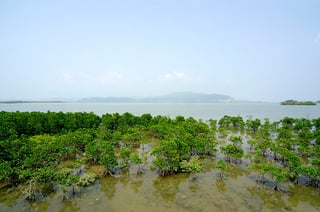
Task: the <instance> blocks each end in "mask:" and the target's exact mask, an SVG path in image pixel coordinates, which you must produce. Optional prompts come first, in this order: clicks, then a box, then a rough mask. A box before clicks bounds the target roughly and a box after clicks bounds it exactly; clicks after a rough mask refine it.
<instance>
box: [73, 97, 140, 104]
mask: <svg viewBox="0 0 320 212" xmlns="http://www.w3.org/2000/svg"><path fill="white" fill-rule="evenodd" d="M136 101H137V100H135V99H133V98H129V97H90V98H83V99H80V100H78V101H77V102H83V103H86V102H88V103H89V102H90V103H130V102H136Z"/></svg>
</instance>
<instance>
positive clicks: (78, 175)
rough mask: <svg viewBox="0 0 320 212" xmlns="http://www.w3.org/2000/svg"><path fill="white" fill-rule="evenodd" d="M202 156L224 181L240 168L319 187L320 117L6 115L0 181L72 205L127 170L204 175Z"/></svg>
mask: <svg viewBox="0 0 320 212" xmlns="http://www.w3.org/2000/svg"><path fill="white" fill-rule="evenodd" d="M245 132H246V134H245V135H244V133H245ZM141 144H149V145H150V146H151V147H152V150H151V155H152V156H153V161H152V163H153V167H155V169H151V170H147V169H145V168H143V166H144V161H143V159H142V158H143V157H142V156H141V155H140V153H138V151H137V148H139V146H140V145H141ZM248 145H249V146H250V149H249V148H246V147H248ZM216 154H219V155H218V156H219V157H217V158H219V160H218V161H217V162H216V163H215V157H214V156H215V155H216ZM222 155H223V156H224V157H223V158H221V157H222ZM203 157H207V158H210V159H211V160H212V162H213V163H215V164H216V169H218V170H219V173H220V174H219V176H220V178H221V179H222V180H223V179H224V177H223V176H224V173H225V171H226V170H227V168H228V167H229V164H228V163H235V164H236V165H239V166H242V167H246V166H248V170H250V171H251V172H252V173H253V174H255V175H256V179H257V181H258V182H261V183H264V182H265V181H273V183H274V186H273V189H274V190H277V191H281V190H283V187H282V186H281V185H282V184H284V183H286V182H287V181H291V182H293V183H296V184H303V185H311V186H318V187H319V186H320V118H318V119H313V120H309V119H305V118H301V119H295V118H289V117H286V118H284V119H282V120H280V121H278V122H273V123H271V122H270V121H269V120H268V119H265V120H264V121H261V120H259V119H248V120H246V121H244V120H243V119H242V118H241V117H239V116H235V117H232V116H224V117H223V118H221V119H220V120H212V119H210V120H209V121H208V122H207V123H206V122H203V121H201V120H195V119H194V118H192V117H190V118H185V117H183V116H177V117H176V118H174V119H172V118H170V117H166V116H155V117H153V116H151V115H150V114H143V115H141V116H135V115H133V114H130V113H124V114H118V113H114V114H104V115H102V116H101V117H99V116H97V115H95V114H93V113H62V112H58V113H56V112H50V111H49V112H46V113H41V112H0V181H1V183H5V184H7V185H12V186H15V185H24V187H25V197H26V199H27V200H30V201H38V200H41V199H42V198H43V197H44V196H46V195H47V194H48V193H50V192H61V193H62V197H63V199H68V198H72V197H73V196H74V195H77V194H79V193H81V188H82V187H85V186H89V185H90V184H92V183H94V181H95V180H97V179H99V178H100V177H105V176H106V175H109V176H115V175H116V174H121V170H122V169H124V168H126V167H129V168H130V167H131V170H135V173H136V174H138V173H143V172H144V171H153V170H156V171H157V173H158V174H159V175H160V176H166V175H171V174H175V173H179V172H194V173H197V172H201V171H202V163H201V161H202V158H203ZM243 162H245V163H243ZM235 164H233V165H232V166H235ZM93 167H94V168H93ZM90 168H92V169H90ZM269 185H270V184H269ZM57 188H59V189H57Z"/></svg>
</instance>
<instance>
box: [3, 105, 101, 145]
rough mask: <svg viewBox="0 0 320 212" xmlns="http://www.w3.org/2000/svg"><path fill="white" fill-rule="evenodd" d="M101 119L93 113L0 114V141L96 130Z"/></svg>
mask: <svg viewBox="0 0 320 212" xmlns="http://www.w3.org/2000/svg"><path fill="white" fill-rule="evenodd" d="M100 122H101V118H100V117H99V116H97V115H95V114H94V113H80V112H77V113H62V112H59V113H55V112H50V111H49V112H47V113H42V112H15V113H12V112H4V111H2V112H0V140H5V139H11V140H12V139H15V138H18V137H21V136H22V135H25V136H32V135H40V134H50V135H54V134H57V133H65V132H69V131H75V130H78V129H83V128H86V129H91V128H97V127H98V126H99V125H100Z"/></svg>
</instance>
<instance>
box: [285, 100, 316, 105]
mask: <svg viewBox="0 0 320 212" xmlns="http://www.w3.org/2000/svg"><path fill="white" fill-rule="evenodd" d="M280 104H281V105H316V104H317V103H316V102H312V101H305V102H301V101H297V100H292V99H290V100H286V101H283V102H281V103H280Z"/></svg>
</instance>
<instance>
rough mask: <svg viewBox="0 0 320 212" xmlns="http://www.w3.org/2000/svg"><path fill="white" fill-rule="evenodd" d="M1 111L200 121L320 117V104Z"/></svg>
mask: <svg viewBox="0 0 320 212" xmlns="http://www.w3.org/2000/svg"><path fill="white" fill-rule="evenodd" d="M0 111H10V112H15V111H20V112H23V111H28V112H32V111H40V112H47V111H51V112H60V111H62V112H93V113H95V114H97V115H100V116H101V115H103V114H106V113H109V114H113V113H119V114H123V113H125V112H129V113H132V114H134V115H142V114H145V113H149V114H151V115H152V116H157V115H161V116H168V117H170V118H175V117H176V116H179V115H181V116H184V117H193V118H195V119H198V120H200V119H201V120H203V121H208V120H209V119H216V120H219V119H220V118H222V117H223V116H225V115H229V116H241V117H242V118H243V119H244V120H247V119H256V118H258V119H261V120H263V119H265V118H268V119H269V120H270V121H279V120H281V119H282V118H284V117H292V118H307V119H314V118H319V117H320V105H319V104H318V105H315V106H303V105H301V106H298V105H286V106H284V105H280V104H279V103H265V102H223V103H74V102H73V103H71V102H70V103H14V104H7V103H6V104H0Z"/></svg>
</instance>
